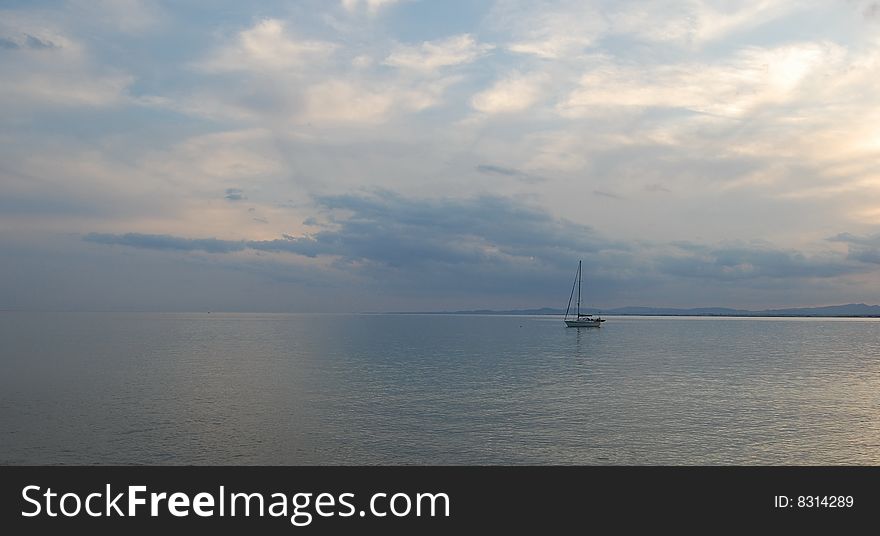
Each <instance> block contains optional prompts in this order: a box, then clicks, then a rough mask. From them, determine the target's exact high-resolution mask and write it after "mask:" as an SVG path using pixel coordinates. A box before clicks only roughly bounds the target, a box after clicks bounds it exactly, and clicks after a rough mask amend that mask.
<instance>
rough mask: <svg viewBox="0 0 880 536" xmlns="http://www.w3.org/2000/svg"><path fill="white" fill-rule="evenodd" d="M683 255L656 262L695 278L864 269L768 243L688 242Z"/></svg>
mask: <svg viewBox="0 0 880 536" xmlns="http://www.w3.org/2000/svg"><path fill="white" fill-rule="evenodd" d="M681 249H682V250H683V251H684V254H683V255H661V256H660V257H659V258H657V260H656V261H655V262H656V265H657V268H658V270H659V271H660V272H662V273H664V274H668V275H673V276H676V277H684V278H695V279H703V278H705V279H716V280H722V281H731V280H746V279H750V280H755V279H780V280H784V279H813V278H819V279H825V278H835V277H839V276H844V275H849V274H855V273H861V272H864V271H865V269H864V267H860V266H857V265H854V264H853V263H850V262H847V261H846V260H845V259H843V258H840V257H838V256H836V255H834V254H833V253H825V254H822V255H815V256H812V257H811V256H807V255H805V254H803V253H801V252H798V251H794V250H784V249H778V248H774V247H772V246H771V245H769V244H757V245H751V244H732V245H724V246H720V247H718V246H714V247H713V246H705V245H698V244H688V245H685V246H683V247H681Z"/></svg>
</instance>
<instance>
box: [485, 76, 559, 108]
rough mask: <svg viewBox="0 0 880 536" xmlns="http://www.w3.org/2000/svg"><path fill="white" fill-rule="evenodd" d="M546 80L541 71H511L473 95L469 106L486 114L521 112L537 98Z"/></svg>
mask: <svg viewBox="0 0 880 536" xmlns="http://www.w3.org/2000/svg"><path fill="white" fill-rule="evenodd" d="M546 81H547V77H546V75H544V74H543V73H533V74H528V75H523V74H520V73H513V74H511V75H509V76H507V77H506V78H504V79H501V80H499V81H497V82H496V83H495V84H494V85H493V86H492V87H490V88H489V89H486V90H484V91H481V92H479V93H477V94H476V95H474V96H473V98H472V99H471V106H473V107H474V109H475V110H477V111H479V112H483V113H487V114H504V113H514V112H522V111H524V110H527V109H529V108H530V107H531V106H532V105H534V104H535V103H536V102H537V101H538V100H539V98H540V97H541V88H542V86H543V85H544V84H545V83H546Z"/></svg>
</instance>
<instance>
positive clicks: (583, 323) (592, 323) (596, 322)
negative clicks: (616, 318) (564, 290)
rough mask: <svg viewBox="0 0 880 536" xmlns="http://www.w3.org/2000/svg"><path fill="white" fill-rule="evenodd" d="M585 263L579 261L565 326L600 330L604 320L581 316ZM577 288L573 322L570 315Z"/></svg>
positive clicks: (597, 317)
mask: <svg viewBox="0 0 880 536" xmlns="http://www.w3.org/2000/svg"><path fill="white" fill-rule="evenodd" d="M582 263H583V261H578V269H577V275H576V276H575V278H574V284H573V285H572V286H571V295H569V297H568V307H566V308H565V326H566V327H569V328H599V327H602V322H605V319H604V318H601V317H599V316H593V315H591V314H590V315H587V314H581V275H582V270H581V264H582ZM575 287H577V292H578V299H577V305H576V306H575V314H574V316H573V317H572V319H571V320H569V318H568V313H569V312H570V311H571V300H572V299H573V298H574V289H575Z"/></svg>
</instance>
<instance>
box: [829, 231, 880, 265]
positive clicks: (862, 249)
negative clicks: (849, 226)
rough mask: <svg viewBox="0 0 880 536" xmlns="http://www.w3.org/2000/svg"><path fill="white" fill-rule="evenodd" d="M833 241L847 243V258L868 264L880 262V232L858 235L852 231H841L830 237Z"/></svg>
mask: <svg viewBox="0 0 880 536" xmlns="http://www.w3.org/2000/svg"><path fill="white" fill-rule="evenodd" d="M828 240H829V241H831V242H843V243H845V244H847V246H848V249H849V254H848V256H847V258H849V259H852V260H854V261H858V262H864V263H868V264H880V233H878V234H874V235H867V236H858V235H854V234H851V233H840V234H838V235H836V236H833V237H831V238H829V239H828Z"/></svg>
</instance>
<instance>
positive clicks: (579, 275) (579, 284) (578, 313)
mask: <svg viewBox="0 0 880 536" xmlns="http://www.w3.org/2000/svg"><path fill="white" fill-rule="evenodd" d="M581 262H583V261H578V305H577V315H578V318H580V317H581Z"/></svg>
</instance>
